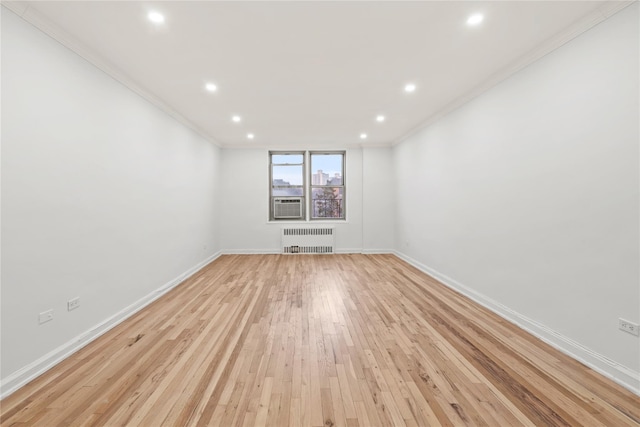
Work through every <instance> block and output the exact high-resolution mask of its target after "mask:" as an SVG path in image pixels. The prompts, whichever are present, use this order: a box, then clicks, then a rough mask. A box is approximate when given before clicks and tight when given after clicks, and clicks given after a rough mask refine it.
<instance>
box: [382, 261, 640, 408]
mask: <svg viewBox="0 0 640 427" xmlns="http://www.w3.org/2000/svg"><path fill="white" fill-rule="evenodd" d="M394 254H395V255H396V256H397V257H398V258H400V259H402V260H404V261H406V262H407V263H409V264H411V265H412V266H414V267H415V268H417V269H418V270H420V271H422V272H424V273H426V274H428V275H429V276H432V277H433V278H435V279H437V280H438V281H439V282H441V283H442V284H444V285H445V286H447V287H449V288H451V289H453V290H455V291H458V292H460V293H461V294H463V295H465V296H466V297H468V298H470V299H472V300H473V301H475V302H477V303H478V304H480V305H482V306H483V307H485V308H487V309H489V310H491V311H492V312H494V313H496V314H497V315H498V316H500V317H502V318H504V319H505V320H507V321H509V322H511V323H513V324H515V325H516V326H518V327H520V328H522V329H524V330H525V331H527V332H529V333H530V334H532V335H533V336H535V337H537V338H539V339H541V340H542V341H544V342H545V343H547V344H549V345H550V346H552V347H553V348H555V349H557V350H559V351H561V352H562V353H564V354H566V355H567V356H570V357H572V358H573V359H576V360H577V361H579V362H581V363H583V364H585V365H587V366H588V367H590V368H591V369H593V370H594V371H596V372H598V373H600V374H602V375H604V376H605V377H607V378H609V379H610V380H612V381H614V382H616V383H617V384H620V385H621V386H623V387H624V388H626V389H628V390H629V391H631V392H632V393H635V394H636V395H639V396H640V372H636V371H634V370H633V369H631V368H628V367H626V366H623V365H621V364H619V363H617V362H614V361H613V360H611V359H609V358H607V357H605V356H603V355H601V354H599V353H597V352H595V351H593V350H591V349H589V348H587V347H585V346H583V345H582V344H580V343H578V342H576V341H574V340H572V339H571V338H569V337H566V336H564V335H562V334H561V333H559V332H557V331H555V330H553V329H551V328H549V327H547V326H545V325H543V324H541V323H539V322H537V321H535V320H533V319H530V318H528V317H527V316H524V315H522V314H520V313H518V312H516V311H514V310H512V309H510V308H509V307H507V306H505V305H503V304H501V303H499V302H497V301H495V300H493V299H491V298H489V297H487V296H485V295H483V294H481V293H480V292H477V291H475V290H473V289H471V288H469V287H467V286H465V285H463V284H462V283H460V282H458V281H456V280H455V279H452V278H451V277H449V276H447V275H445V274H443V273H440V272H439V271H437V270H435V269H433V268H431V267H428V266H427V265H425V264H422V263H421V262H419V261H417V260H415V259H413V258H411V257H409V256H407V255H405V254H403V253H402V252H399V251H394Z"/></svg>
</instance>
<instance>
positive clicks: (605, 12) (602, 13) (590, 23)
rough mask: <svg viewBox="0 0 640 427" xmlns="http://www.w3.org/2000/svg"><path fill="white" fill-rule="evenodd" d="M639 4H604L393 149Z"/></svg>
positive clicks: (445, 109)
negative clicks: (600, 24) (619, 13)
mask: <svg viewBox="0 0 640 427" xmlns="http://www.w3.org/2000/svg"><path fill="white" fill-rule="evenodd" d="M637 1H638V0H623V1H616V0H609V1H607V2H606V3H604V4H602V5H601V6H600V7H599V8H597V9H596V10H594V11H593V12H591V13H590V14H588V15H586V16H585V17H583V18H582V19H580V20H578V21H576V22H575V23H574V24H573V25H571V26H569V27H568V28H566V29H565V30H564V31H562V32H560V33H558V34H556V35H555V36H553V37H551V38H549V39H548V40H547V41H546V42H544V43H542V44H541V45H539V46H538V47H536V48H534V49H533V50H531V51H529V52H528V53H526V54H524V55H522V56H520V57H519V58H518V59H516V60H515V61H513V62H511V63H510V64H508V65H507V66H506V67H504V68H502V69H501V70H499V71H497V72H496V73H494V74H492V75H491V76H490V77H489V78H487V79H486V80H485V81H483V82H482V83H480V84H479V85H477V86H475V87H474V88H473V89H471V90H470V91H468V92H466V93H465V94H463V95H461V96H460V97H458V98H456V99H455V100H453V101H452V102H450V103H449V104H447V105H445V106H444V107H443V108H441V109H440V110H438V111H437V112H435V113H434V114H432V115H431V116H429V117H427V118H426V119H425V120H423V121H422V122H421V123H420V124H418V125H417V126H415V127H414V128H412V129H411V130H409V132H407V133H405V134H404V135H402V136H401V137H400V138H397V139H396V140H394V141H393V142H392V143H391V145H392V146H396V145H398V144H400V143H402V142H403V141H406V140H407V139H409V138H411V137H412V136H414V135H415V134H417V133H418V132H420V131H421V130H423V129H424V128H426V127H428V126H429V125H432V124H433V123H435V122H437V121H438V120H440V119H441V118H442V117H444V116H446V115H447V114H449V113H451V112H452V111H454V110H456V109H457V108H459V107H461V106H463V105H464V104H466V103H467V102H469V101H471V100H472V99H474V98H477V97H478V96H480V95H482V94H483V93H484V92H487V91H488V90H489V89H491V88H493V87H495V86H496V85H498V84H499V83H501V82H502V81H504V80H506V79H508V78H509V77H511V76H512V75H514V74H515V73H517V72H518V71H520V70H522V69H524V68H525V67H527V66H529V65H530V64H532V63H534V62H535V61H537V60H538V59H540V58H542V57H544V56H545V55H547V54H549V53H551V52H553V51H554V50H556V49H558V48H560V47H561V46H563V45H564V44H566V43H568V42H569V41H571V40H573V39H575V38H576V37H578V36H579V35H580V34H582V33H584V32H586V31H587V30H589V29H591V28H593V27H595V26H596V25H598V24H599V23H601V22H603V21H605V20H606V19H608V18H610V17H611V16H613V15H615V14H616V13H618V12H619V11H621V10H622V9H624V8H626V7H627V6H630V5H631V4H633V3H635V2H637Z"/></svg>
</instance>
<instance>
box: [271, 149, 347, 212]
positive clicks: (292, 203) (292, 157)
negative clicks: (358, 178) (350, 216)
mask: <svg viewBox="0 0 640 427" xmlns="http://www.w3.org/2000/svg"><path fill="white" fill-rule="evenodd" d="M307 165H309V167H308V168H307ZM307 170H308V172H307ZM344 175H345V152H344V151H310V152H306V151H271V152H269V176H270V184H269V220H271V221H279V220H306V219H310V220H325V219H328V220H332V219H338V220H339V219H345V207H346V199H345V196H346V192H345V178H344ZM307 178H308V180H307Z"/></svg>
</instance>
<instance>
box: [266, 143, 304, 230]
mask: <svg viewBox="0 0 640 427" xmlns="http://www.w3.org/2000/svg"><path fill="white" fill-rule="evenodd" d="M269 158H270V162H269V163H270V165H271V171H270V176H271V186H270V202H271V203H269V205H270V219H271V220H279V219H288V220H291V219H304V218H305V215H304V205H305V203H304V200H305V197H304V195H305V185H304V184H305V183H304V163H305V162H304V160H305V153H304V152H287V153H284V152H270V153H269Z"/></svg>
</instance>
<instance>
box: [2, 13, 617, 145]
mask: <svg viewBox="0 0 640 427" xmlns="http://www.w3.org/2000/svg"><path fill="white" fill-rule="evenodd" d="M627 3H628V2H610V1H609V2H608V1H584V2H583V1H534V2H525V1H497V2H483V1H472V2H455V1H424V2H399V1H386V2H379V1H373V2H369V1H356V2H353V1H351V2H342V1H324V2H301V1H298V2H271V1H260V2H240V1H235V2H213V1H209V2H207V1H195V2H190V1H159V2H134V1H101V2H93V1H70V2H56V1H45V2H5V3H4V4H6V5H7V6H8V7H10V8H11V9H13V10H14V11H16V12H18V13H19V14H21V15H22V16H23V17H24V18H25V19H27V20H28V21H30V22H32V23H34V24H35V25H37V26H38V27H40V28H42V29H43V30H45V31H47V32H48V33H49V34H51V35H53V36H54V37H56V38H57V39H58V40H60V41H62V42H63V43H65V44H66V45H68V46H69V47H71V48H72V49H74V50H76V51H77V52H78V53H80V54H81V55H83V56H85V57H86V58H87V59H89V60H90V61H92V62H94V63H95V64H96V65H98V66H100V67H101V68H103V69H105V70H106V71H107V72H110V73H111V74H112V75H114V76H115V77H116V78H118V79H119V80H121V81H122V82H123V83H125V84H127V85H128V86H129V87H131V88H132V89H134V90H136V91H137V92H138V93H141V94H142V95H143V96H145V97H147V98H148V99H150V100H152V101H153V102H155V103H156V104H157V105H159V106H161V107H162V108H164V109H166V110H167V111H169V112H171V113H172V114H173V115H174V116H176V117H178V118H180V119H181V120H183V122H185V123H187V124H188V125H189V126H191V127H193V128H194V129H197V130H198V131H199V132H200V133H202V134H203V135H205V136H207V137H208V138H209V139H211V140H213V141H215V142H216V143H218V144H219V145H221V146H231V147H244V146H268V147H274V148H276V147H304V148H316V147H317V148H320V147H337V146H340V147H344V146H352V145H358V144H365V145H367V144H369V145H385V144H393V143H396V142H398V141H400V140H402V139H403V138H405V137H407V136H408V135H410V134H411V133H412V132H415V130H416V129H418V128H419V127H420V126H422V125H424V124H425V123H428V122H429V121H431V120H433V119H434V118H435V117H437V116H438V115H441V114H443V113H446V112H447V111H450V110H451V109H452V108H454V107H455V106H457V105H460V104H461V103H462V102H464V101H466V100H468V99H470V98H471V97H473V96H474V95H477V94H478V93H480V92H481V91H483V90H485V89H487V88H488V87H491V86H492V85H494V84H495V83H497V82H499V81H500V80H502V79H504V78H505V77H506V76H508V75H509V74H511V73H513V72H514V71H516V70H517V69H519V68H521V67H522V66H524V65H526V64H527V63H530V62H531V61H532V60H535V59H536V58H538V57H540V56H541V55H543V54H546V53H547V52H549V51H550V50H551V49H553V48H556V47H558V46H559V45H561V44H562V43H564V42H566V41H567V40H569V39H571V38H572V37H575V36H576V35H577V34H579V33H581V32H582V31H584V30H586V29H588V28H589V27H591V26H593V25H595V24H596V23H598V22H600V21H601V20H603V19H604V18H605V17H606V16H607V15H610V14H611V13H613V12H614V11H616V10H618V9H620V8H621V7H622V6H624V5H625V4H627ZM150 10H156V11H158V12H161V13H163V14H164V15H165V17H166V22H165V24H163V25H161V26H156V25H154V24H152V23H151V22H149V21H148V19H147V14H148V12H149V11H150ZM476 12H480V13H482V14H484V16H485V19H484V22H482V24H480V25H479V26H477V27H473V28H472V27H469V26H468V25H466V20H467V18H468V16H469V15H471V14H472V13H476ZM207 81H211V82H214V83H215V84H216V85H217V86H218V88H219V89H218V91H217V92H216V93H213V94H211V93H208V92H206V91H205V90H204V84H205V82H207ZM408 82H413V83H415V84H416V85H417V89H416V91H415V92H414V93H413V94H407V93H405V92H404V91H403V87H404V85H405V84H406V83H408ZM234 114H238V115H240V116H242V119H243V120H242V122H240V123H233V122H232V121H231V116H232V115H234ZM378 114H384V115H385V116H386V121H385V122H384V123H377V122H376V121H375V117H376V115H378ZM249 132H251V133H254V134H255V139H254V140H252V141H250V140H248V139H247V136H246V135H247V133H249ZM362 132H365V133H367V134H368V138H367V139H366V140H364V141H363V140H361V139H360V138H359V135H360V134H361V133H362Z"/></svg>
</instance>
